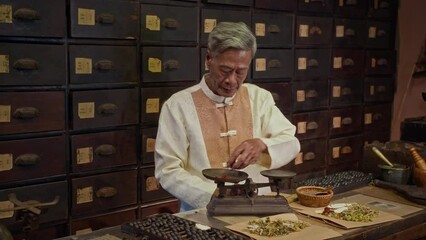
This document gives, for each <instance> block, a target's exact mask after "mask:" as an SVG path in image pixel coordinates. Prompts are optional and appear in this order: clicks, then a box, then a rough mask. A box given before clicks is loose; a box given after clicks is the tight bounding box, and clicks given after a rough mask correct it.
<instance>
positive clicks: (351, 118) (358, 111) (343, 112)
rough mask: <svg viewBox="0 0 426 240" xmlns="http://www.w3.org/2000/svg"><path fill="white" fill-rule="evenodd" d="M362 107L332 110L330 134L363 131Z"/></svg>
mask: <svg viewBox="0 0 426 240" xmlns="http://www.w3.org/2000/svg"><path fill="white" fill-rule="evenodd" d="M362 113H363V111H362V107H351V108H342V109H334V110H330V120H329V124H330V125H329V129H330V130H329V133H330V136H337V135H342V134H349V133H357V132H361V131H362V125H363V124H362V122H363V121H362V120H363V115H362Z"/></svg>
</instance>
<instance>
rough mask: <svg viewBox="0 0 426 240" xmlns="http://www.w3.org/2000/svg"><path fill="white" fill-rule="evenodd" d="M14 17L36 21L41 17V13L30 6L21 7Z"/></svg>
mask: <svg viewBox="0 0 426 240" xmlns="http://www.w3.org/2000/svg"><path fill="white" fill-rule="evenodd" d="M13 18H16V19H20V20H26V21H34V20H39V19H40V14H38V12H37V11H35V10H33V9H29V8H19V9H18V10H16V11H15V12H14V13H13Z"/></svg>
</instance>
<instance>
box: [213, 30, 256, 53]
mask: <svg viewBox="0 0 426 240" xmlns="http://www.w3.org/2000/svg"><path fill="white" fill-rule="evenodd" d="M208 48H209V50H210V52H211V53H212V57H215V56H216V55H217V54H220V53H223V52H224V51H226V50H227V49H230V48H234V49H238V50H245V51H250V50H251V51H252V58H253V57H254V54H255V53H256V50H257V44H256V37H255V36H254V35H253V33H252V32H251V30H250V29H249V28H248V27H247V25H246V24H245V23H243V22H220V23H218V24H217V25H216V27H215V28H214V29H213V31H211V32H210V34H209V42H208Z"/></svg>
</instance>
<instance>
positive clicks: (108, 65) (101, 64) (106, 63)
mask: <svg viewBox="0 0 426 240" xmlns="http://www.w3.org/2000/svg"><path fill="white" fill-rule="evenodd" d="M95 68H96V69H98V70H101V71H109V70H112V69H114V62H113V61H111V60H105V59H104V60H99V61H97V62H96V63H95Z"/></svg>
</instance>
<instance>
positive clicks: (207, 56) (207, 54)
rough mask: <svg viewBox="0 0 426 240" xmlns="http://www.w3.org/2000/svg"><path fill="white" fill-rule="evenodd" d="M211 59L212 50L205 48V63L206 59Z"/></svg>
mask: <svg viewBox="0 0 426 240" xmlns="http://www.w3.org/2000/svg"><path fill="white" fill-rule="evenodd" d="M211 60H212V52H211V51H210V49H208V48H207V53H206V63H207V62H208V61H211Z"/></svg>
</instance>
